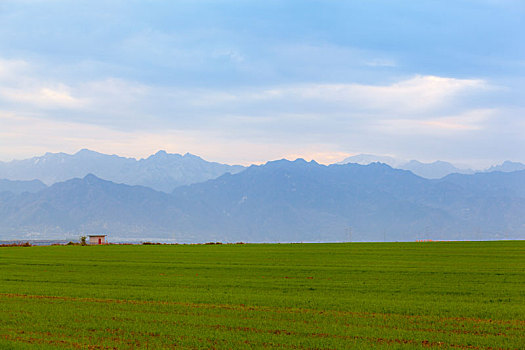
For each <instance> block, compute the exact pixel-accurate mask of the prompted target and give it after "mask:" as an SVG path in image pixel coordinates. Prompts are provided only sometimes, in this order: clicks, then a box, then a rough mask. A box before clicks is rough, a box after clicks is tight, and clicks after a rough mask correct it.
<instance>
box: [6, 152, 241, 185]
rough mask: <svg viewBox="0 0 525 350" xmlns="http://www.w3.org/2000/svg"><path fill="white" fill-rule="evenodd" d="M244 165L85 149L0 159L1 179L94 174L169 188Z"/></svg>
mask: <svg viewBox="0 0 525 350" xmlns="http://www.w3.org/2000/svg"><path fill="white" fill-rule="evenodd" d="M243 169H244V167H243V166H240V165H226V164H220V163H214V162H207V161H205V160H203V159H202V158H200V157H198V156H195V155H192V154H189V153H186V154H185V155H180V154H169V153H166V152H165V151H159V152H157V153H155V154H153V155H151V156H149V157H148V158H145V159H139V160H137V159H135V158H125V157H119V156H117V155H107V154H102V153H98V152H94V151H90V150H87V149H83V150H81V151H79V152H77V153H75V154H66V153H46V154H45V155H43V156H40V157H34V158H30V159H24V160H13V161H11V162H0V179H9V180H34V179H38V180H41V181H42V182H44V183H46V184H48V185H51V184H54V183H56V182H60V181H65V180H69V179H72V178H82V177H84V176H86V175H87V174H94V175H96V176H98V177H100V178H103V179H106V180H109V181H113V182H117V183H125V184H128V185H142V186H147V187H151V188H153V189H156V190H159V191H165V192H170V191H172V190H173V189H174V188H175V187H177V186H181V185H187V184H191V183H196V182H202V181H206V180H209V179H214V178H216V177H219V176H220V175H222V174H224V173H226V172H231V173H237V172H239V171H242V170H243Z"/></svg>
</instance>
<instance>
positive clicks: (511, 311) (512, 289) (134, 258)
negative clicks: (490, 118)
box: [0, 241, 525, 349]
mask: <svg viewBox="0 0 525 350" xmlns="http://www.w3.org/2000/svg"><path fill="white" fill-rule="evenodd" d="M524 315H525V242H524V241H514V242H450V243H445V242H440V243H353V244H283V245H279V244H276V245H216V246H97V247H80V246H61V247H56V246H55V247H29V248H0V349H25V348H28V349H35V348H37V349H55V348H90V349H114V348H117V349H121V348H123V349H131V348H133V349H138V348H149V349H161V348H228V349H239V348H241V349H242V348H263V347H268V348H293V349H303V348H315V349H318V348H330V349H341V348H370V347H378V348H428V347H440V348H459V349H494V348H496V349H499V348H502V349H508V348H510V349H519V348H522V347H523V344H525V337H524V333H525V327H524V326H525V320H524Z"/></svg>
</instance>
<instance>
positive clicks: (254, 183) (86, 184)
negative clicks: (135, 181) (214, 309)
mask: <svg viewBox="0 0 525 350" xmlns="http://www.w3.org/2000/svg"><path fill="white" fill-rule="evenodd" d="M179 157H181V158H184V157H182V156H179ZM192 157H194V156H192ZM190 159H191V157H190ZM198 159H200V158H198ZM135 162H137V161H135ZM224 169H230V168H224ZM15 192H17V193H15ZM31 192H32V193H31ZM524 214H525V171H523V170H522V171H514V172H509V173H503V172H490V173H489V172H487V173H476V174H471V175H466V174H453V175H448V176H446V177H444V178H442V179H438V180H432V179H425V178H422V177H419V176H417V175H415V174H413V173H411V172H410V171H406V170H400V169H393V168H391V167H390V166H388V165H386V164H379V163H372V164H369V165H359V164H344V165H341V164H334V165H330V166H326V165H321V164H318V163H316V162H313V161H312V162H306V161H304V160H301V159H299V160H296V161H293V162H292V161H287V160H280V161H273V162H268V163H266V164H264V165H260V166H250V167H248V168H246V169H245V170H244V171H241V172H238V173H235V174H231V173H228V172H226V173H224V174H223V175H221V176H220V177H218V178H216V179H210V180H208V181H205V182H200V183H194V184H191V185H184V186H179V187H176V188H175V189H174V190H173V191H172V193H165V192H160V191H156V190H153V189H151V188H147V187H144V186H130V185H125V184H116V183H114V182H110V181H107V180H104V179H101V178H99V177H97V176H95V175H92V174H90V175H87V176H84V177H83V178H77V179H71V180H67V181H64V182H58V183H55V184H53V185H51V186H49V187H46V188H44V189H41V190H38V189H37V190H36V191H27V192H23V193H21V191H9V192H2V193H0V237H2V239H24V238H25V239H29V238H35V239H36V238H63V237H65V236H67V237H78V236H79V235H80V234H90V233H101V232H104V233H107V234H109V235H110V239H113V240H121V241H124V240H164V241H177V242H205V241H223V242H235V241H245V242H276V241H277V242H278V241H281V242H298V241H348V240H355V241H381V240H388V241H395V240H414V239H503V238H509V239H510V238H515V239H517V238H521V239H523V238H525V235H524V232H525V215H524Z"/></svg>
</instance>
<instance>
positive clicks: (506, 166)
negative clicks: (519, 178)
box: [486, 160, 525, 172]
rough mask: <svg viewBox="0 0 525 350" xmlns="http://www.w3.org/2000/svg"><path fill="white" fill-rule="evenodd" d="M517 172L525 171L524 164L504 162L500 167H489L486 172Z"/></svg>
mask: <svg viewBox="0 0 525 350" xmlns="http://www.w3.org/2000/svg"><path fill="white" fill-rule="evenodd" d="M519 170H525V164H523V163H519V162H511V161H510V160H506V161H504V162H503V163H501V164H500V165H494V166H491V167H490V168H488V169H487V170H486V171H487V172H492V171H502V172H511V171H519Z"/></svg>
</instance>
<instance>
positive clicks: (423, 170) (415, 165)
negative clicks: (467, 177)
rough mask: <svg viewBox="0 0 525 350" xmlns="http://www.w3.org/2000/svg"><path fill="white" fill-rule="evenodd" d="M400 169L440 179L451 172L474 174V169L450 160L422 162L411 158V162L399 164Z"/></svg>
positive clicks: (428, 177)
mask: <svg viewBox="0 0 525 350" xmlns="http://www.w3.org/2000/svg"><path fill="white" fill-rule="evenodd" d="M398 168H399V169H405V170H410V171H411V172H413V173H414V174H416V175H419V176H421V177H424V178H427V179H440V178H442V177H444V176H447V175H449V174H454V173H458V174H473V173H474V171H473V170H471V169H460V168H457V167H455V166H454V165H453V164H451V163H449V162H444V161H441V160H438V161H435V162H432V163H422V162H419V161H417V160H411V161H410V162H407V163H404V164H401V165H400V166H398Z"/></svg>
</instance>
